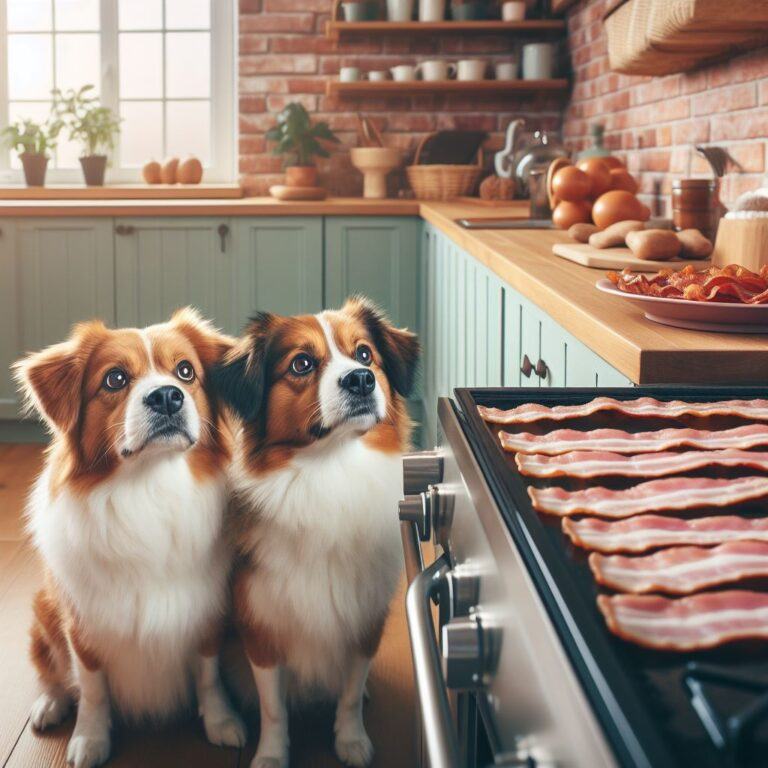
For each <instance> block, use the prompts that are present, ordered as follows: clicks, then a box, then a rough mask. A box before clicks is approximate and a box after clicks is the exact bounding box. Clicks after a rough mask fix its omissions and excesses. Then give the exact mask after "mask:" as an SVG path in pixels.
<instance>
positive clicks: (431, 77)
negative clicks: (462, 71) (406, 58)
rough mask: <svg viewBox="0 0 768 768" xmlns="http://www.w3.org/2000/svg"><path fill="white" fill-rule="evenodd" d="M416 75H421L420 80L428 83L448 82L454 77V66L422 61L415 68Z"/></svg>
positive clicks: (437, 61)
mask: <svg viewBox="0 0 768 768" xmlns="http://www.w3.org/2000/svg"><path fill="white" fill-rule="evenodd" d="M416 73H417V74H421V79H422V80H426V81H428V82H435V81H436V80H448V79H449V78H451V77H455V75H456V65H455V64H449V63H448V62H447V61H441V60H440V59H435V60H433V61H422V62H421V64H418V65H417V66H416Z"/></svg>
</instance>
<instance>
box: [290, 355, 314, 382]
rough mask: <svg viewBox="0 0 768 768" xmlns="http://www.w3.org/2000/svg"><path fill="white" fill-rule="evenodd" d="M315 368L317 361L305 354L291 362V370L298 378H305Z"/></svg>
mask: <svg viewBox="0 0 768 768" xmlns="http://www.w3.org/2000/svg"><path fill="white" fill-rule="evenodd" d="M314 367H315V361H314V360H313V359H312V358H311V357H310V356H309V355H305V354H304V353H303V352H302V353H301V354H300V355H296V357H294V358H293V360H291V370H292V371H293V372H294V373H295V374H296V375H297V376H304V375H306V374H307V373H309V372H310V371H311V370H312V369H313V368H314Z"/></svg>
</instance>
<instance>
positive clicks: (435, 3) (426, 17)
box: [419, 0, 445, 21]
mask: <svg viewBox="0 0 768 768" xmlns="http://www.w3.org/2000/svg"><path fill="white" fill-rule="evenodd" d="M444 18H445V0H419V21H442V20H443V19H444Z"/></svg>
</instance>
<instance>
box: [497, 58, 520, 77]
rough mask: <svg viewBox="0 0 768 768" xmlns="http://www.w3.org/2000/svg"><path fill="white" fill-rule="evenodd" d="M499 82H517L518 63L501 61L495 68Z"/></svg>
mask: <svg viewBox="0 0 768 768" xmlns="http://www.w3.org/2000/svg"><path fill="white" fill-rule="evenodd" d="M494 71H495V73H496V79H497V80H517V62H516V61H500V62H498V63H497V64H496V66H495V67H494Z"/></svg>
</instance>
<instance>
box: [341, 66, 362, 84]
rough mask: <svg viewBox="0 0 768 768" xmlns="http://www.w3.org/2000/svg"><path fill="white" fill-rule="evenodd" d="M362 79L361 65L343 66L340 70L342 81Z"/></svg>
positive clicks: (348, 81) (353, 81)
mask: <svg viewBox="0 0 768 768" xmlns="http://www.w3.org/2000/svg"><path fill="white" fill-rule="evenodd" d="M359 79H360V68H359V67H342V68H341V69H340V70H339V80H341V82H342V83H355V82H357V81H358V80H359Z"/></svg>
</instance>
